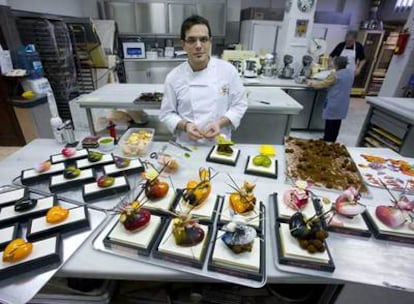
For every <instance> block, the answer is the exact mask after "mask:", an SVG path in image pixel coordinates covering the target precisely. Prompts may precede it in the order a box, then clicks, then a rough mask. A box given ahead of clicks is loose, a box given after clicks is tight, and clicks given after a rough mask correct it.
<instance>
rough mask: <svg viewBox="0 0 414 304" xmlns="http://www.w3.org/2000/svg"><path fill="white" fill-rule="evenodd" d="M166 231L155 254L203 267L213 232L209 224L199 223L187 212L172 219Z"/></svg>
mask: <svg viewBox="0 0 414 304" xmlns="http://www.w3.org/2000/svg"><path fill="white" fill-rule="evenodd" d="M164 231H165V232H164V234H163V236H162V238H161V240H160V242H159V244H158V247H157V250H156V251H155V252H154V256H156V257H157V258H162V259H165V260H171V259H172V260H174V262H176V263H183V264H184V265H190V266H192V267H196V268H202V267H203V263H204V259H205V255H206V251H207V248H208V242H209V239H210V234H211V233H210V227H209V226H206V225H202V224H199V223H198V222H197V221H196V220H194V219H192V217H191V215H190V214H188V213H187V214H180V215H178V216H177V217H175V218H173V219H171V220H170V222H169V223H168V225H167V229H164Z"/></svg>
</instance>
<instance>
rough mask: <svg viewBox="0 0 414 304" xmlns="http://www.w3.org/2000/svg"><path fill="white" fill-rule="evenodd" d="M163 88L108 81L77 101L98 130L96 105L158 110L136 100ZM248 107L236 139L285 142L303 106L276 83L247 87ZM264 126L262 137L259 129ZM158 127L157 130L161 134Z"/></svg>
mask: <svg viewBox="0 0 414 304" xmlns="http://www.w3.org/2000/svg"><path fill="white" fill-rule="evenodd" d="M144 92H163V85H160V84H107V85H105V86H103V87H102V88H100V89H98V90H96V91H94V92H92V93H90V94H88V95H84V96H82V97H80V98H79V99H78V100H77V103H78V104H79V106H80V107H82V108H85V109H86V113H87V118H88V124H89V128H90V132H91V133H92V134H95V130H94V124H93V117H92V113H91V109H92V108H124V109H140V110H151V112H153V113H152V114H155V115H156V114H157V111H155V112H154V110H158V109H159V108H160V103H154V102H140V103H138V104H137V103H134V100H136V99H137V98H138V97H139V96H140V95H141V93H144ZM246 92H247V100H248V109H247V111H246V114H245V115H244V117H243V120H242V122H241V124H240V126H239V128H238V129H237V130H236V131H235V132H234V133H233V139H234V140H235V141H236V142H241V143H259V142H258V140H260V141H261V142H267V143H273V144H281V143H283V138H284V136H286V135H288V134H289V132H290V127H291V124H292V119H293V117H294V116H295V115H298V114H299V113H300V111H301V110H302V108H303V107H302V106H301V105H300V104H299V103H298V102H296V100H295V99H293V98H292V97H290V96H289V95H288V94H286V93H285V92H284V91H283V90H282V89H280V88H276V87H249V88H246ZM257 129H260V130H261V133H260V138H258V136H257V132H256V130H257ZM157 131H158V130H157V129H156V134H157Z"/></svg>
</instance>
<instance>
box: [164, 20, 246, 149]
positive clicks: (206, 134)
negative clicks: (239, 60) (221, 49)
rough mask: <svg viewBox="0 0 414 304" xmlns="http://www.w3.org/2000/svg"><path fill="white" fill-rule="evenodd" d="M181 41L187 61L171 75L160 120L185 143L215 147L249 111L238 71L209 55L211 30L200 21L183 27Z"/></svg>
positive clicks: (186, 22)
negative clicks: (209, 144)
mask: <svg viewBox="0 0 414 304" xmlns="http://www.w3.org/2000/svg"><path fill="white" fill-rule="evenodd" d="M181 41H182V44H183V49H184V50H185V51H186V52H187V54H188V61H187V62H184V63H182V64H180V65H179V66H178V67H176V68H174V69H173V70H172V71H171V72H170V73H169V74H168V75H167V78H166V80H165V84H164V98H163V100H162V103H161V111H160V115H159V119H160V121H161V122H163V123H164V124H165V125H166V126H167V128H168V129H169V130H170V132H171V133H175V134H176V135H177V141H179V142H181V143H191V144H195V143H201V144H208V143H212V144H213V143H214V138H215V137H216V136H217V135H218V134H225V135H226V136H227V137H229V138H230V137H231V130H232V129H236V128H237V127H238V126H239V124H240V120H241V119H242V117H243V115H244V113H245V111H246V109H247V100H246V99H245V96H244V88H243V84H242V82H241V80H240V77H239V76H238V74H237V71H236V69H235V67H234V66H233V65H231V64H230V63H228V62H227V61H224V60H221V59H217V58H213V57H211V56H210V53H211V29H210V25H209V23H208V21H207V20H206V19H205V18H203V17H201V16H191V17H189V18H187V19H186V20H185V21H184V22H183V24H182V26H181Z"/></svg>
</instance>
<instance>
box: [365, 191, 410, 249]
mask: <svg viewBox="0 0 414 304" xmlns="http://www.w3.org/2000/svg"><path fill="white" fill-rule="evenodd" d="M386 189H388V188H387V187H386ZM389 193H390V195H391V197H392V198H391V203H390V204H388V205H379V206H377V207H375V208H374V207H367V212H366V213H365V214H364V216H365V218H366V220H367V221H368V224H369V226H370V227H371V229H372V231H373V232H374V235H375V237H376V238H378V239H385V240H391V241H397V242H402V243H410V244H413V243H414V199H413V198H412V197H409V196H407V195H406V194H405V193H404V192H403V193H402V194H400V195H399V196H398V197H395V196H394V195H393V194H392V193H391V192H389Z"/></svg>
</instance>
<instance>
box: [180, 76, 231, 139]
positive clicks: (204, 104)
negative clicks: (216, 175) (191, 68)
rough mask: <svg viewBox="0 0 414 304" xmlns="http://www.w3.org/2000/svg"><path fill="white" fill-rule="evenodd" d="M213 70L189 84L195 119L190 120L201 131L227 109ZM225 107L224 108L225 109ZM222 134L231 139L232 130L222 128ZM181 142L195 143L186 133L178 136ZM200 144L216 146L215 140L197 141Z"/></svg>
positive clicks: (195, 78)
mask: <svg viewBox="0 0 414 304" xmlns="http://www.w3.org/2000/svg"><path fill="white" fill-rule="evenodd" d="M212 70H213V69H209V70H208V71H206V72H204V73H202V74H199V75H197V76H196V77H194V79H193V80H191V81H190V83H189V99H190V106H191V108H192V112H193V117H192V119H190V121H192V122H193V123H195V125H196V126H197V127H198V128H199V130H202V131H203V130H205V128H206V127H207V125H208V124H210V123H211V122H213V121H216V120H217V119H219V118H220V117H222V116H223V115H224V114H225V112H226V111H227V109H226V104H227V103H226V101H227V96H225V97H226V101H224V100H223V94H221V93H220V87H219V85H218V83H216V80H215V79H216V78H217V77H214V75H213V74H214V72H213V71H212ZM223 106H224V107H223ZM221 133H223V134H225V135H226V136H227V137H228V138H230V135H231V134H230V128H222V129H221ZM178 140H179V142H182V143H186V144H188V143H193V144H194V141H192V140H190V139H189V138H188V136H187V134H186V133H185V132H180V134H179V136H178ZM197 143H198V144H202V145H214V144H215V140H211V141H210V140H208V139H200V140H198V141H197Z"/></svg>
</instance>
